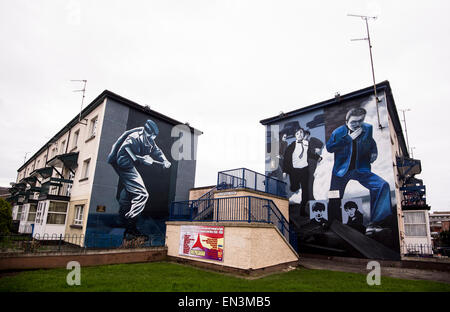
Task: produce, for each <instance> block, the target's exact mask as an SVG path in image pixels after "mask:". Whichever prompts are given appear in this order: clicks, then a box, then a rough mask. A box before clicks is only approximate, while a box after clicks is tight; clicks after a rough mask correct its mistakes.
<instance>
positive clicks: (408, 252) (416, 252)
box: [400, 244, 437, 256]
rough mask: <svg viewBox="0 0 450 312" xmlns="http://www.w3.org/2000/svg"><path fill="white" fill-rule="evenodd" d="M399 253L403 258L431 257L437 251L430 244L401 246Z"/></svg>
mask: <svg viewBox="0 0 450 312" xmlns="http://www.w3.org/2000/svg"><path fill="white" fill-rule="evenodd" d="M400 251H401V253H402V255H404V256H432V255H433V254H436V253H437V250H436V249H435V248H434V247H433V245H430V244H403V245H401V246H400Z"/></svg>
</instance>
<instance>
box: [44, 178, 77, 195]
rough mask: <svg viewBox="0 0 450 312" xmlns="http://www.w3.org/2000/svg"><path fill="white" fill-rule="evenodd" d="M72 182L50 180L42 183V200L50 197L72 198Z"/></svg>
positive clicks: (58, 179) (57, 179) (56, 179)
mask: <svg viewBox="0 0 450 312" xmlns="http://www.w3.org/2000/svg"><path fill="white" fill-rule="evenodd" d="M72 184H73V181H72V180H68V179H60V178H48V179H47V180H45V181H43V182H42V186H41V191H40V199H42V198H44V197H48V196H49V195H50V196H60V197H70V194H71V190H72Z"/></svg>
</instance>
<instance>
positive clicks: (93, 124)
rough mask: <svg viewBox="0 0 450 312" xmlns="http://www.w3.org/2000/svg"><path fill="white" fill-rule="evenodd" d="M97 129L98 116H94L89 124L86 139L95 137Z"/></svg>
mask: <svg viewBox="0 0 450 312" xmlns="http://www.w3.org/2000/svg"><path fill="white" fill-rule="evenodd" d="M97 127H98V116H95V117H94V118H92V119H91V121H90V122H89V137H88V139H90V138H93V137H95V136H96V135H97Z"/></svg>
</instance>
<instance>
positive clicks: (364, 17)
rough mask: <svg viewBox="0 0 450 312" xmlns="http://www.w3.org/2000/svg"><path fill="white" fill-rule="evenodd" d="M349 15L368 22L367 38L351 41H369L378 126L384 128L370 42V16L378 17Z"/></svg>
mask: <svg viewBox="0 0 450 312" xmlns="http://www.w3.org/2000/svg"><path fill="white" fill-rule="evenodd" d="M347 16H351V17H360V18H361V19H363V20H364V21H365V22H366V30H367V38H360V39H351V40H350V41H359V40H367V41H368V43H369V52H370V65H371V66H372V79H373V91H374V93H375V102H376V105H377V116H378V128H380V129H383V126H382V125H381V123H380V112H379V109H378V103H379V102H381V101H380V99H379V98H378V96H377V85H376V83H375V70H374V68H373V57H372V43H371V42H370V33H369V22H368V20H369V18H371V19H374V20H375V19H377V17H376V16H366V15H355V14H347Z"/></svg>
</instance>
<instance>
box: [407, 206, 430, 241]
mask: <svg viewBox="0 0 450 312" xmlns="http://www.w3.org/2000/svg"><path fill="white" fill-rule="evenodd" d="M403 215H404V217H405V234H406V236H425V237H426V236H427V222H426V219H425V214H424V212H423V211H414V212H412V211H404V212H403Z"/></svg>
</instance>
